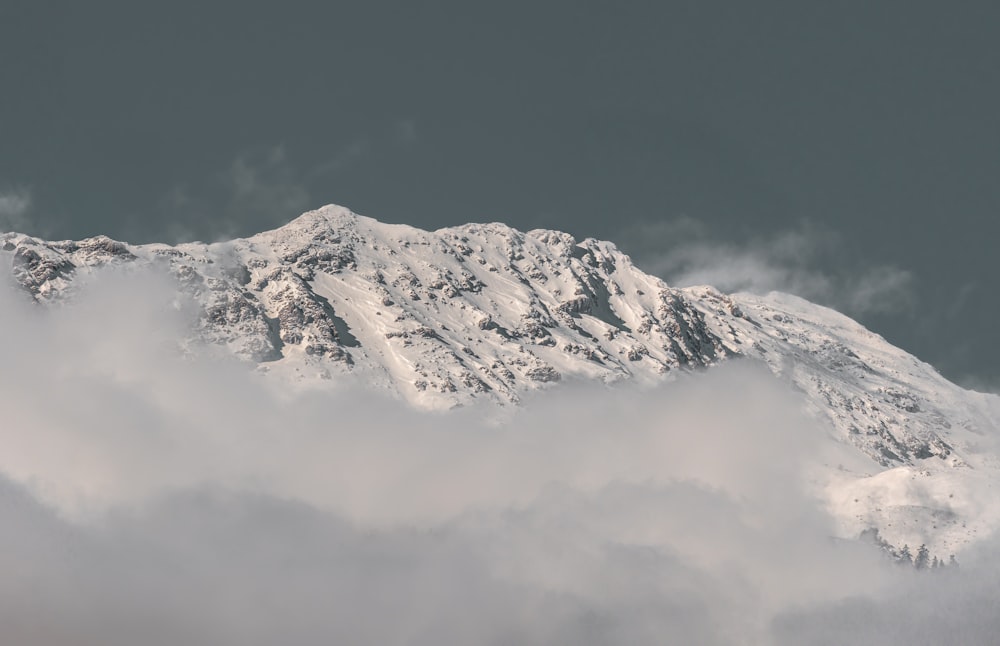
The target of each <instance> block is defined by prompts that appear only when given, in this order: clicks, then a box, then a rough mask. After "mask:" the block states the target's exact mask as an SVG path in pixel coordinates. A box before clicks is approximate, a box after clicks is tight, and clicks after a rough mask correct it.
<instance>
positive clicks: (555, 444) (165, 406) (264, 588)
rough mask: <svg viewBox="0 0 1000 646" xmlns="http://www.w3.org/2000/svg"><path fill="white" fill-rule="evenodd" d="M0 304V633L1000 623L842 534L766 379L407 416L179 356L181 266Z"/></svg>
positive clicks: (818, 445)
mask: <svg viewBox="0 0 1000 646" xmlns="http://www.w3.org/2000/svg"><path fill="white" fill-rule="evenodd" d="M0 292H2V293H0V330H2V331H3V334H2V336H0V356H2V359H3V363H2V368H0V442H2V445H3V447H4V450H3V451H2V452H0V527H2V528H3V531H0V571H3V572H4V576H3V577H0V633H2V634H3V636H4V641H7V642H10V643H17V644H26V645H31V644H45V645H61V644H73V645H74V646H76V645H89V644H94V645H97V644H100V645H102V646H107V645H117V644H123V645H124V644H136V643H141V644H144V645H153V646H155V645H157V644H177V643H185V644H212V645H226V644H240V645H247V644H275V643H282V644H294V645H298V644H320V643H323V644H328V643H337V644H353V643H357V644H362V643H364V644H370V643H381V644H441V643H521V644H535V643H537V644H549V643H576V644H590V643H593V644H607V643H628V644H642V643H663V642H668V643H697V644H772V643H775V644H802V643H848V642H850V643H887V644H893V643H940V641H939V640H938V641H932V640H930V637H939V636H940V635H941V631H944V630H946V629H949V627H955V628H953V629H954V630H956V631H958V632H957V633H956V634H958V635H961V636H964V637H966V638H967V639H966V643H975V638H976V637H982V638H983V639H984V640H987V636H988V635H992V634H994V633H995V631H996V629H998V628H1000V621H998V619H997V618H995V616H994V615H993V614H991V613H988V612H985V611H984V609H985V608H987V607H989V606H988V604H989V603H990V602H992V600H993V599H995V597H996V592H997V590H996V585H995V584H994V583H991V582H994V581H996V580H997V578H996V576H995V575H992V573H993V572H994V570H993V569H989V570H988V572H986V571H985V570H984V572H985V573H983V574H977V573H976V572H974V571H973V568H972V567H971V566H966V567H963V569H961V570H958V571H955V570H949V571H947V572H943V573H940V574H939V573H938V572H934V573H919V574H918V573H914V572H911V571H909V570H903V569H900V568H898V567H895V566H893V565H891V564H889V563H887V562H886V561H884V560H883V559H882V557H881V556H880V554H878V552H877V550H875V549H874V548H871V547H869V546H867V545H862V544H859V543H856V542H853V541H845V540H839V539H836V538H834V536H833V535H834V529H833V523H832V521H831V519H830V518H828V517H827V516H826V514H825V513H824V512H823V510H822V508H821V505H820V504H819V503H818V502H817V500H816V499H815V498H814V496H813V495H812V493H811V492H812V489H813V487H812V485H811V484H810V481H809V479H808V477H807V476H808V474H809V472H808V470H806V469H805V468H806V467H808V466H809V465H811V464H813V463H815V462H816V461H817V460H820V459H822V458H821V457H817V456H822V454H823V451H824V450H825V449H824V447H825V446H826V443H827V440H826V439H825V438H826V436H825V433H826V430H825V429H824V428H821V427H819V426H818V425H817V422H815V421H813V420H811V419H809V418H806V417H804V416H803V415H802V413H801V412H800V405H799V401H798V399H797V398H796V396H795V394H794V393H791V392H789V391H788V390H787V389H786V388H785V386H784V385H783V384H781V383H779V382H777V381H776V380H774V378H773V377H771V376H770V374H769V373H768V372H767V371H766V370H765V369H763V368H760V367H758V366H755V365H753V364H752V363H750V362H731V363H730V364H729V365H728V366H723V367H720V368H718V369H714V370H711V371H708V372H707V373H705V374H698V375H688V376H685V377H681V378H679V379H677V380H675V381H674V382H673V383H670V384H666V385H663V386H661V387H657V388H652V389H640V388H628V387H625V388H615V389H609V388H606V387H604V386H593V385H569V386H566V387H564V388H560V389H556V390H551V391H548V392H547V393H545V395H544V396H542V397H537V398H534V399H532V400H530V401H529V402H528V404H527V405H526V407H525V408H524V409H523V410H519V411H514V412H512V413H508V414H507V415H506V416H505V417H504V418H503V419H500V418H497V417H496V415H495V414H494V413H495V411H490V410H471V409H470V410H459V411H454V412H452V413H448V414H439V413H438V414H434V413H418V412H415V411H413V410H411V409H409V408H407V407H406V406H405V405H404V404H402V403H399V402H397V401H395V400H393V399H391V398H389V397H387V396H385V395H380V394H378V393H370V392H365V391H362V390H357V389H356V388H352V387H350V386H347V385H344V386H341V387H339V388H338V389H334V390H331V391H330V392H326V393H317V392H300V393H295V392H293V391H289V390H287V389H285V388H284V387H283V386H281V385H279V384H275V383H273V382H271V381H269V380H268V379H266V378H264V377H262V376H260V375H257V374H253V373H251V372H249V371H248V370H247V369H246V368H245V367H244V366H241V365H238V364H234V363H231V362H226V361H222V360H214V359H204V358H202V359H199V358H190V357H189V358H186V359H183V358H180V357H179V356H178V355H177V352H176V344H177V341H178V339H179V338H181V337H182V336H183V335H184V334H185V333H186V330H187V327H188V326H189V324H190V322H191V320H192V316H194V315H195V312H193V311H192V309H191V308H190V307H189V304H187V303H185V302H184V301H183V300H182V299H180V298H179V297H178V296H177V294H176V292H175V290H174V289H173V285H172V284H171V283H170V281H169V280H168V279H167V278H166V277H162V276H155V275H148V274H118V273H113V272H109V273H107V274H105V275H103V276H100V277H99V278H98V279H96V280H94V281H91V282H90V283H89V284H88V285H87V286H85V287H83V288H81V292H80V293H79V294H78V298H77V300H76V301H74V302H72V303H68V304H63V305H59V306H55V307H52V308H49V309H42V308H38V307H36V306H33V305H31V304H29V303H28V302H27V299H23V298H20V296H19V295H18V294H17V293H16V292H14V291H12V290H6V291H3V290H0ZM966 560H968V559H966ZM972 562H979V563H981V564H984V565H982V567H983V568H987V567H989V568H992V566H987V565H985V564H987V563H988V562H989V559H988V558H986V557H981V558H979V559H975V558H972ZM988 574H989V575H991V576H992V578H991V576H988ZM956 594H957V595H959V596H957V597H956V596H944V595H956ZM955 599H961V602H957V601H955ZM942 613H947V616H946V617H942ZM936 618H940V621H937V620H936ZM924 625H928V626H929V627H928V629H927V631H926V632H922V631H921V630H919V629H918V628H919V627H920V626H924ZM904 639H908V640H910V641H904ZM921 639H923V641H921ZM987 641H988V640H987ZM953 643H954V642H953Z"/></svg>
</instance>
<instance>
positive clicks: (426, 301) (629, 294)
mask: <svg viewBox="0 0 1000 646" xmlns="http://www.w3.org/2000/svg"><path fill="white" fill-rule="evenodd" d="M0 258H6V259H7V260H6V261H7V262H9V263H10V266H11V267H12V269H13V276H14V279H15V280H16V282H17V283H18V284H19V285H20V286H21V287H23V289H25V290H26V291H27V292H29V293H30V294H31V296H32V297H33V298H34V299H36V300H38V301H40V302H45V301H51V300H54V299H58V298H61V297H63V296H64V295H66V294H69V293H71V292H72V291H73V284H74V278H75V277H77V276H79V275H81V273H86V272H88V271H90V270H92V269H93V268H96V267H100V266H106V265H127V266H160V267H162V268H164V269H165V270H166V271H168V272H169V273H170V274H172V275H173V276H174V277H175V278H176V280H177V281H178V283H179V284H180V286H181V288H182V290H183V291H184V292H185V293H187V294H188V295H190V296H191V297H192V298H193V299H194V301H196V302H197V303H198V304H199V307H200V308H201V316H200V320H199V322H198V324H197V329H196V331H195V338H194V339H192V341H194V342H207V343H209V344H213V345H216V346H221V347H223V348H225V349H227V350H228V351H229V352H231V353H232V354H234V355H236V356H238V357H240V358H242V359H244V360H246V361H248V362H251V363H254V364H257V365H258V369H260V370H263V371H267V372H271V373H276V374H280V375H284V376H287V377H290V378H294V379H299V380H303V381H316V382H321V381H322V380H323V379H328V378H330V377H332V376H334V375H336V374H338V373H354V374H356V375H357V376H359V377H360V378H361V379H363V380H364V381H366V382H368V383H373V384H377V385H380V386H382V387H385V388H389V389H392V390H394V391H396V392H398V393H399V394H400V395H401V396H402V397H404V398H405V399H406V400H408V401H410V402H411V403H413V404H415V405H417V406H421V407H426V408H450V407H453V406H456V405H463V404H467V403H469V402H472V401H474V400H482V399H486V400H492V401H495V402H498V403H502V404H506V403H513V402H517V401H518V400H519V397H520V396H522V395H523V394H524V393H526V392H528V391H532V390H535V389H538V388H543V387H547V386H548V385H550V384H552V383H553V382H559V381H561V380H567V379H600V380H603V381H606V382H611V381H616V380H620V379H639V380H644V381H647V382H648V381H652V380H657V379H662V378H663V377H664V376H665V375H667V376H669V375H671V374H673V373H676V372H677V371H678V370H683V369H685V368H701V367H708V366H712V365H714V364H717V363H719V362H721V361H726V360H729V359H731V358H734V357H739V356H745V357H751V358H755V359H759V360H761V361H763V362H765V363H766V364H767V365H768V366H770V368H771V369H772V370H773V371H774V373H775V374H777V375H780V376H782V377H783V378H785V379H787V380H788V381H790V382H791V383H792V384H794V386H795V387H796V388H797V389H799V390H800V391H802V392H803V393H805V395H806V400H807V402H808V406H809V407H810V408H811V409H812V410H813V411H814V412H815V413H816V414H817V415H819V416H820V417H825V418H827V419H829V421H830V422H832V427H833V429H834V432H835V434H836V435H837V437H838V439H841V440H844V441H846V442H847V443H849V444H853V445H854V446H856V447H857V448H859V449H860V450H861V451H862V452H863V453H864V455H866V456H867V457H868V458H869V459H870V460H871V461H874V463H875V464H872V463H869V464H871V467H872V468H871V472H872V473H873V474H876V475H878V477H882V476H883V475H884V474H886V473H894V474H896V475H895V476H893V477H896V478H903V479H905V478H910V479H911V480H913V479H917V478H918V476H919V475H920V474H924V473H931V472H934V473H951V472H957V471H961V470H963V469H964V470H967V469H972V468H973V467H977V468H978V467H980V466H988V467H989V468H990V469H995V468H996V464H995V463H994V462H993V458H992V457H991V454H989V453H986V452H981V450H980V449H979V448H978V447H979V446H980V444H981V443H982V436H983V433H984V432H986V431H988V430H991V429H993V428H995V427H996V421H997V420H998V419H1000V406H998V400H1000V398H997V397H995V396H993V395H983V394H979V393H974V392H971V391H966V390H963V389H961V388H959V387H958V386H955V385H954V384H952V383H950V382H948V381H947V380H945V379H944V378H942V377H941V376H940V375H939V374H938V373H937V372H936V371H934V369H933V368H931V367H930V366H928V365H927V364H924V363H922V362H920V361H918V360H917V359H915V358H914V357H912V356H910V355H909V354H907V353H905V352H903V351H901V350H899V349H898V348H895V347H893V346H891V345H890V344H888V343H887V342H886V341H885V340H884V339H882V338H881V337H879V336H878V335H876V334H873V333H871V332H869V331H867V330H865V329H864V328H863V327H861V326H860V325H858V324H857V323H855V322H854V321H852V320H850V319H848V318H847V317H844V316H842V315H840V314H837V313H836V312H833V311H831V310H829V309H826V308H824V307H820V306H818V305H814V304H811V303H808V302H806V301H803V300H801V299H798V298H795V297H791V296H787V295H782V294H770V295H768V296H755V295H749V294H733V295H726V294H722V293H720V292H718V291H717V290H714V289H712V288H710V287H694V288H686V289H674V288H671V287H669V286H668V285H667V284H665V283H664V282H663V281H661V280H660V279H658V278H656V277H653V276H650V275H648V274H645V273H643V272H642V271H640V270H639V269H637V268H636V267H635V266H634V265H633V264H632V262H631V260H630V259H629V258H628V257H627V256H626V255H625V254H623V253H622V252H620V251H619V250H618V249H617V248H616V247H615V246H614V245H613V244H611V243H608V242H600V241H597V240H592V239H588V240H583V241H582V242H577V241H576V240H574V239H573V238H572V237H571V236H570V235H568V234H566V233H560V232H556V231H545V230H535V231H529V232H527V233H522V232H519V231H516V230H514V229H511V228H510V227H507V226H505V225H502V224H469V225H465V226H460V227H454V228H447V229H441V230H439V231H434V232H427V231H421V230H418V229H415V228H412V227H408V226H402V225H388V224H383V223H380V222H377V221H375V220H372V219H370V218H366V217H361V216H358V215H355V214H354V213H351V212H350V211H348V210H347V209H344V208H341V207H337V206H327V207H324V208H322V209H319V210H317V211H311V212H309V213H306V214H304V215H302V216H301V217H299V218H298V219H296V220H295V221H293V222H291V223H289V224H288V225H286V226H284V227H282V228H280V229H277V230H274V231H269V232H265V233H261V234H258V235H256V236H253V237H251V238H246V239H238V240H233V241H231V242H225V243H218V244H209V245H206V244H201V243H191V244H181V245H177V246H168V245H162V244H150V245H128V244H124V243H121V242H116V241H114V240H110V239H108V238H105V237H97V238H90V239H87V240H81V241H78V242H68V241H67V242H47V241H43V240H38V239H35V238H31V237H28V236H24V235H20V234H14V233H8V234H0ZM876 464H877V465H878V466H876ZM879 467H881V468H879ZM887 468H888V470H887ZM991 473H992V471H991ZM879 474H881V475H879ZM900 474H904V475H900ZM938 480H941V478H939V479H938ZM859 482H860V481H859ZM864 482H866V483H868V485H870V486H869V489H866V490H864V491H861V490H857V489H856V488H855V489H851V487H848V486H846V485H845V486H842V487H841V488H840V489H839V491H840V492H841V493H842V494H843V492H845V491H849V492H850V493H849V494H843V495H849V496H850V500H851V501H854V502H856V503H857V505H855V506H852V505H854V502H849V501H848V502H845V501H844V500H840V502H836V501H834V503H835V506H837V507H838V513H839V514H840V515H841V516H842V517H844V518H849V519H853V521H854V522H856V524H857V525H858V527H859V528H861V529H863V528H864V527H865V526H869V525H870V526H877V527H880V528H885V527H886V526H888V525H892V524H893V518H894V517H893V516H891V514H892V513H895V512H894V511H893V510H898V509H902V508H908V507H911V506H916V507H920V508H921V509H926V510H929V511H927V514H931V516H928V519H927V522H928V524H933V525H934V526H935V529H936V530H941V528H947V527H952V528H953V529H954V528H955V526H957V522H958V521H957V520H956V519H958V518H959V517H960V516H961V514H958V513H957V512H955V511H954V506H955V504H957V503H956V502H955V501H954V499H951V500H950V501H945V502H942V503H941V504H940V505H937V506H935V505H936V503H934V502H933V500H932V499H933V497H934V494H933V492H931V493H928V492H926V491H922V490H921V491H922V492H917V491H916V490H914V489H913V487H912V486H910V487H909V489H906V487H904V489H906V490H907V491H908V492H909V493H908V494H906V495H904V496H902V497H898V496H897V497H898V498H899V499H898V500H897V502H896V503H893V502H892V501H890V500H888V498H886V496H888V495H889V494H887V493H885V492H886V491H890V490H893V491H895V490H898V489H899V487H895V489H894V488H893V486H890V485H891V483H886V482H882V481H878V480H876V479H872V478H867V479H865V480H864ZM875 485H878V487H876V486H875ZM882 485H885V487H882ZM852 486H853V485H852ZM871 487H875V489H871ZM879 487H882V488H879ZM879 492H881V493H879ZM911 494H912V496H911V497H913V500H916V499H917V498H919V497H920V496H923V499H922V502H921V501H917V502H913V504H912V505H911V503H910V501H909V500H910V499H909V498H907V496H910V495H911ZM918 494H919V495H918ZM893 495H895V494H893ZM879 496H881V498H879ZM841 497H843V496H841ZM834 498H836V496H834ZM928 500H931V502H928ZM942 509H943V510H944V511H942ZM949 510H950V511H949ZM939 512H940V513H939ZM907 513H908V514H909V516H907V517H913V516H914V514H916V515H919V513H917V512H913V510H910V511H909V512H907ZM920 513H922V512H920ZM935 514H936V515H935ZM948 514H951V515H950V516H949V515H948ZM949 523H950V524H949ZM897 529H898V528H897ZM955 531H956V532H957V531H958V530H957V529H956V530H955ZM900 532H902V533H900ZM938 533H939V534H940V531H939V532H938ZM883 535H889V536H890V537H891V535H892V532H891V531H890V532H889V533H888V534H886V533H885V532H883ZM926 535H927V534H915V535H914V540H915V539H916V538H920V537H922V536H926ZM896 536H897V537H898V538H901V539H902V538H905V537H907V536H910V534H906V533H905V532H904V531H903V530H899V532H897V535H896ZM955 536H956V537H957V536H958V534H955ZM960 540H961V539H960V537H958V538H954V540H952V539H948V540H947V541H945V543H944V544H956V543H957V542H960ZM949 541H950V543H949ZM900 544H901V540H900Z"/></svg>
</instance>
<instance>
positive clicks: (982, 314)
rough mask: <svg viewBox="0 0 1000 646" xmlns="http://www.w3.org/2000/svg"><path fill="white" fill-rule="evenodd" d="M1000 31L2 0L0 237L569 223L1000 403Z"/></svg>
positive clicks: (858, 22)
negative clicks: (309, 219) (366, 221)
mask: <svg viewBox="0 0 1000 646" xmlns="http://www.w3.org/2000/svg"><path fill="white" fill-rule="evenodd" d="M998 24H1000V8H997V5H995V3H986V2H983V3H978V2H962V3H948V4H947V5H946V4H945V3H929V2H919V1H915V0H910V1H908V2H887V1H882V2H877V3H872V2H838V3H819V2H782V3H775V2H757V3H738V2H730V3H713V2H706V1H701V2H691V3H677V2H666V1H661V2H614V3H612V2H607V3H602V2H587V3H581V2H562V1H555V0H550V1H546V2H539V1H537V0H536V1H535V2H516V1H507V2H502V3H496V2H495V3H485V2H483V3H479V2H453V3H445V2H433V3H431V2H426V3H415V2H408V3H404V2H399V3H381V2H363V3H362V2H358V3H348V2H327V3H308V4H306V3H303V4H302V5H301V6H294V5H292V4H289V3H280V4H279V3H258V2H251V1H243V2H239V3H224V2H213V3H189V2H183V1H177V2H170V3H156V4H150V3H134V2H88V3H69V2H67V3H57V2H37V1H36V2H22V1H19V0H5V1H4V2H3V3H2V4H0V88H2V93H0V229H4V228H16V229H20V230H23V231H25V232H28V233H34V234H38V235H44V236H48V237H54V238H79V237H83V236H87V235H92V234H97V233H105V234H108V235H110V236H112V237H116V238H121V239H126V240H129V241H135V242H144V241H152V240H165V241H178V240H182V239H196V238H198V239H212V238H221V237H226V236H232V235H248V234H251V233H254V232H256V231H259V230H262V229H265V228H271V227H274V226H278V225H280V224H282V223H284V222H286V221H287V220H289V219H291V218H292V217H294V216H295V215H297V214H299V213H300V212H302V211H304V210H306V209H308V208H313V207H317V206H319V205H322V204H326V203H330V202H334V203H339V204H344V205H346V206H348V207H350V208H352V209H353V210H354V211H356V212H359V213H362V214H365V215H370V216H372V217H376V218H378V219H380V220H384V221H390V222H406V223H410V224H413V225H416V226H420V227H424V228H436V227H440V226H446V225H453V224H461V223H464V222H468V221H484V220H500V221H504V222H506V223H508V224H510V225H512V226H515V227H517V228H521V229H529V228H534V227H546V228H557V229H563V230H568V231H570V232H571V233H573V234H575V235H577V236H580V237H585V236H596V237H600V238H607V239H612V240H615V241H617V242H619V244H620V246H622V247H623V248H624V249H625V250H626V251H629V252H630V253H633V255H635V256H636V257H637V259H638V260H639V261H640V263H643V264H646V265H647V266H649V267H650V268H651V269H653V270H655V271H657V272H659V273H660V274H661V275H663V276H664V277H665V278H666V279H667V280H668V281H672V282H685V281H687V280H695V279H698V278H702V277H711V278H713V279H714V280H715V281H716V282H720V283H723V286H724V287H725V286H729V287H735V288H751V289H767V288H771V287H779V288H785V289H790V290H793V291H798V292H799V293H802V294H803V295H805V296H807V297H810V298H813V299H815V300H819V301H822V302H826V303H829V304H831V305H834V306H836V307H838V308H839V309H843V310H845V311H847V312H848V313H850V314H852V315H854V316H857V317H858V318H860V319H861V320H862V322H864V323H866V324H867V325H869V326H870V327H872V328H873V329H875V330H876V331H878V332H880V333H882V334H883V335H885V336H886V337H887V338H889V339H890V340H891V341H893V342H895V343H897V344H898V345H901V346H903V347H905V348H906V349H908V350H910V351H912V352H915V353H916V354H917V355H918V356H920V357H921V358H923V359H925V360H927V361H930V362H931V363H933V364H934V365H936V366H938V367H939V368H940V369H941V370H942V371H943V372H945V373H946V374H947V375H949V376H951V377H952V378H955V379H959V380H963V381H965V382H966V383H979V384H987V385H990V384H992V385H996V383H997V381H998V378H1000V370H998V369H997V367H996V366H997V365H998V360H1000V344H997V343H995V342H994V329H995V326H996V323H995V321H996V319H997V316H998V314H1000V306H998V304H997V299H996V298H995V297H994V277H995V275H996V271H995V257H996V255H995V252H994V245H995V244H996V242H995V239H996V236H997V234H998V225H997V224H996V218H995V215H996V213H997V211H998V207H1000V183H998V182H997V177H998V171H1000V128H998V127H997V116H996V115H998V114H1000V84H998V83H997V82H996V79H997V72H998V69H997V68H998V65H1000V38H997V25H998ZM720 262H721V263H722V264H723V267H722V268H721V269H720V268H719V267H716V265H717V264H718V263H720Z"/></svg>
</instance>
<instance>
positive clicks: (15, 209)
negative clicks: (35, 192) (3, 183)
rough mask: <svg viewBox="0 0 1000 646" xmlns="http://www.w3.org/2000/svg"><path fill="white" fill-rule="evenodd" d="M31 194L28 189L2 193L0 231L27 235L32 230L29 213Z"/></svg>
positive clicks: (0, 197) (0, 192)
mask: <svg viewBox="0 0 1000 646" xmlns="http://www.w3.org/2000/svg"><path fill="white" fill-rule="evenodd" d="M31 203H32V199H31V192H30V191H28V190H27V189H24V188H21V189H14V190H5V191H0V231H18V232H21V233H27V232H28V230H29V229H30V228H31V222H30V220H29V219H28V212H29V210H30V209H31Z"/></svg>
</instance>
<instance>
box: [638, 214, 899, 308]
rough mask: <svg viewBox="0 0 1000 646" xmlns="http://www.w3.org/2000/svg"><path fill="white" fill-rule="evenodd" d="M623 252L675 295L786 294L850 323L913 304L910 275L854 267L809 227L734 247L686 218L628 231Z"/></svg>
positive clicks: (843, 249)
mask: <svg viewBox="0 0 1000 646" xmlns="http://www.w3.org/2000/svg"><path fill="white" fill-rule="evenodd" d="M622 246H623V247H625V248H626V249H627V250H629V251H630V252H631V253H632V254H633V256H634V257H635V260H636V262H637V263H638V264H639V265H640V266H642V267H643V268H644V269H646V270H647V271H650V272H652V273H655V274H657V275H659V276H660V277H662V278H663V279H664V280H666V281H667V282H668V283H670V284H672V285H676V286H679V287H684V286H689V285H699V284H707V285H712V286H714V287H717V288H718V289H721V290H723V291H727V292H736V291H749V292H755V293H766V292H769V291H781V292H788V293H791V294H796V295H798V296H802V297H803V298H807V299H810V300H813V301H816V302H820V303H823V304H825V305H829V306H832V307H835V308H837V309H840V310H841V311H844V312H846V313H848V314H852V315H855V316H857V315H863V314H872V313H885V312H893V311H900V310H906V309H907V308H909V307H911V306H912V305H913V302H914V298H913V291H912V289H913V284H912V283H913V276H912V274H911V273H910V272H909V271H907V270H905V269H901V268H899V267H894V266H891V265H886V264H883V263H880V262H878V261H877V260H873V261H870V262H864V261H862V262H858V261H857V260H856V259H854V258H853V257H851V255H850V254H849V253H847V251H849V243H848V242H846V241H845V240H844V239H843V238H842V237H841V236H839V235H838V234H836V233H834V232H833V231H831V230H829V229H826V228H823V227H820V226H817V225H814V224H810V223H808V222H803V223H802V224H800V225H799V227H798V228H796V229H792V230H786V231H781V232H777V233H772V234H769V235H762V236H755V237H752V238H748V239H746V240H742V241H739V242H733V241H731V240H725V239H722V238H721V236H716V235H714V232H712V231H710V230H709V229H708V228H707V227H706V226H704V225H703V224H702V223H700V222H698V221H697V220H694V219H692V218H686V217H685V218H679V219H676V220H673V221H668V222H647V223H643V224H640V225H636V226H633V227H631V228H629V229H626V230H625V231H624V232H623V234H622Z"/></svg>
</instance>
